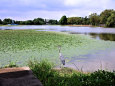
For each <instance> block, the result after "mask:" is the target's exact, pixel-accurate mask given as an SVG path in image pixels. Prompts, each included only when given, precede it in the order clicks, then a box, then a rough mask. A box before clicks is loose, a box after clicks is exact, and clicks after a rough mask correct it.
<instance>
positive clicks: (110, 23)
mask: <svg viewBox="0 0 115 86" xmlns="http://www.w3.org/2000/svg"><path fill="white" fill-rule="evenodd" d="M106 26H107V27H115V11H114V12H112V13H111V15H110V16H109V17H108V19H107V22H106Z"/></svg>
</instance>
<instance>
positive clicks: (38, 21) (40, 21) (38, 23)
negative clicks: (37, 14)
mask: <svg viewBox="0 0 115 86" xmlns="http://www.w3.org/2000/svg"><path fill="white" fill-rule="evenodd" d="M33 23H34V24H35V25H43V24H45V21H44V19H42V18H36V19H34V20H33Z"/></svg>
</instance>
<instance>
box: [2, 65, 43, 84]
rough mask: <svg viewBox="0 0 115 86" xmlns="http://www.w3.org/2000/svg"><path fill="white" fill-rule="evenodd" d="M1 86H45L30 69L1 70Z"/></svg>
mask: <svg viewBox="0 0 115 86" xmlns="http://www.w3.org/2000/svg"><path fill="white" fill-rule="evenodd" d="M0 86H43V85H42V84H41V82H40V81H39V80H38V79H37V78H36V77H35V76H34V75H33V73H32V71H31V70H30V69H29V67H18V68H4V69H0Z"/></svg>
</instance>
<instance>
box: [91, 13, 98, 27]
mask: <svg viewBox="0 0 115 86" xmlns="http://www.w3.org/2000/svg"><path fill="white" fill-rule="evenodd" d="M89 18H90V23H91V24H92V25H99V22H100V18H99V16H98V15H97V13H93V14H91V15H89Z"/></svg>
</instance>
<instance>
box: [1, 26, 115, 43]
mask: <svg viewBox="0 0 115 86" xmlns="http://www.w3.org/2000/svg"><path fill="white" fill-rule="evenodd" d="M9 29H13V30H15V29H38V31H56V32H68V33H70V34H84V35H90V36H91V37H92V38H95V39H98V40H110V41H115V28H103V27H72V26H59V25H57V26H56V25H53V26H51V25H23V26H21V25H19V26H0V30H9Z"/></svg>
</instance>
